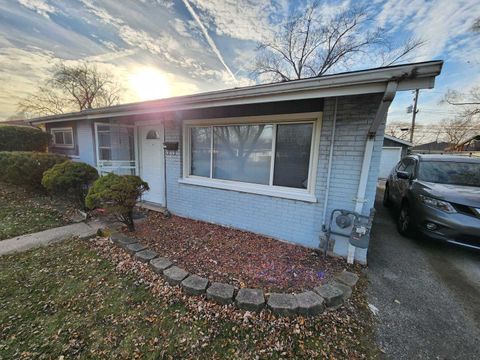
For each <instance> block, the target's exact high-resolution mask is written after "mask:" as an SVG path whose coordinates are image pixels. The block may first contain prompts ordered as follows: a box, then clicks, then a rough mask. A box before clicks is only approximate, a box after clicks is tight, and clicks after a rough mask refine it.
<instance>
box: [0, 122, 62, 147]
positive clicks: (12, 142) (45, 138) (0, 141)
mask: <svg viewBox="0 0 480 360" xmlns="http://www.w3.org/2000/svg"><path fill="white" fill-rule="evenodd" d="M51 138H52V137H51V135H50V134H49V133H46V132H44V131H42V130H40V129H36V128H33V127H27V126H14V125H1V124H0V151H41V152H45V151H46V150H47V146H48V144H49V143H50V141H51Z"/></svg>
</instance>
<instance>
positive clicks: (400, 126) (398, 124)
mask: <svg viewBox="0 0 480 360" xmlns="http://www.w3.org/2000/svg"><path fill="white" fill-rule="evenodd" d="M410 126H411V124H410V123H409V122H406V121H405V122H404V121H392V122H389V123H388V124H387V125H386V127H385V134H387V135H390V136H393V137H396V138H397V139H402V140H407V139H408V136H409V134H410V132H409V131H407V130H409V129H410Z"/></svg>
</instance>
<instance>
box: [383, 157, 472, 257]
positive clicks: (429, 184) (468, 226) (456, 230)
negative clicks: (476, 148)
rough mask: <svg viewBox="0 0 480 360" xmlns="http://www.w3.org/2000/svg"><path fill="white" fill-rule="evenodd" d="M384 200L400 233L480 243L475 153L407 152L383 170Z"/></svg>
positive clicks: (465, 242)
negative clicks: (385, 172) (387, 171)
mask: <svg viewBox="0 0 480 360" xmlns="http://www.w3.org/2000/svg"><path fill="white" fill-rule="evenodd" d="M383 204H384V205H385V206H387V207H388V206H393V207H395V208H396V209H397V210H398V218H397V229H398V231H399V232H400V234H402V235H405V236H413V235H417V234H421V235H425V236H428V237H429V238H432V239H436V240H442V241H447V242H450V243H454V244H458V245H463V246H467V247H471V248H476V249H480V158H470V157H465V156H451V155H410V156H407V157H405V158H403V159H402V160H401V161H400V162H399V163H398V164H397V166H395V168H394V169H393V170H392V172H391V173H390V175H389V176H388V179H387V182H386V185H385V193H384V197H383Z"/></svg>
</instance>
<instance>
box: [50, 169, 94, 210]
mask: <svg viewBox="0 0 480 360" xmlns="http://www.w3.org/2000/svg"><path fill="white" fill-rule="evenodd" d="M97 179H98V172H97V169H95V168H94V167H93V166H90V165H88V164H85V163H82V162H74V161H70V160H67V161H65V162H63V163H60V164H56V165H54V166H53V167H51V168H50V169H48V170H47V171H45V172H44V173H43V178H42V185H43V187H44V188H45V189H47V190H48V191H49V192H51V193H53V194H56V195H64V196H70V197H73V198H74V199H75V200H76V201H77V202H78V203H79V204H80V205H81V206H82V207H85V197H86V196H87V192H88V188H89V187H90V185H91V184H92V183H93V182H94V181H95V180H97Z"/></svg>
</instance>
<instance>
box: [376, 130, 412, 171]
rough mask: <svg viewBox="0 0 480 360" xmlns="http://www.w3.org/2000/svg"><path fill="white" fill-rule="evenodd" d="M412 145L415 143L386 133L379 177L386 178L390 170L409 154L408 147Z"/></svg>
mask: <svg viewBox="0 0 480 360" xmlns="http://www.w3.org/2000/svg"><path fill="white" fill-rule="evenodd" d="M412 146H413V144H412V143H411V142H408V141H406V140H402V139H399V138H397V137H395V136H390V135H387V134H385V137H384V138H383V148H382V155H381V156H380V170H379V173H378V177H379V178H380V179H386V178H387V177H388V175H389V174H390V171H392V169H393V168H394V167H395V165H397V163H398V162H399V161H400V160H401V159H402V158H403V157H404V156H406V155H407V152H408V149H409V148H411V147H412Z"/></svg>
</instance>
